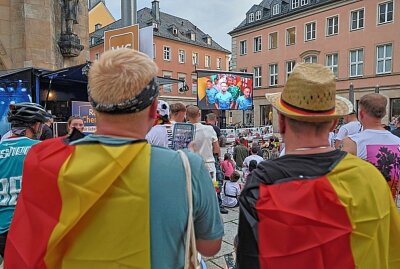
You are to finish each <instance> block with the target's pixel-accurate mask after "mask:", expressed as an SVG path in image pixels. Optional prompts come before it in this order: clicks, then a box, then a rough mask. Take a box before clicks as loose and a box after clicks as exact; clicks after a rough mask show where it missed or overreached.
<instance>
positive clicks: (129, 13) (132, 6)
mask: <svg viewBox="0 0 400 269" xmlns="http://www.w3.org/2000/svg"><path fill="white" fill-rule="evenodd" d="M136 14H137V7H136V0H121V20H122V27H125V26H129V25H132V24H136V23H137V22H136Z"/></svg>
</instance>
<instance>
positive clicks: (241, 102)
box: [236, 95, 253, 110]
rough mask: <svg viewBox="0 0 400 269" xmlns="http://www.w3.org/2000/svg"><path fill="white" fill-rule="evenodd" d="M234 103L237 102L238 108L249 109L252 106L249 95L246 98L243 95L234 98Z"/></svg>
mask: <svg viewBox="0 0 400 269" xmlns="http://www.w3.org/2000/svg"><path fill="white" fill-rule="evenodd" d="M236 103H238V109H241V110H249V109H252V106H253V100H251V97H249V98H246V97H245V96H244V95H243V96H240V97H239V98H238V99H237V100H236Z"/></svg>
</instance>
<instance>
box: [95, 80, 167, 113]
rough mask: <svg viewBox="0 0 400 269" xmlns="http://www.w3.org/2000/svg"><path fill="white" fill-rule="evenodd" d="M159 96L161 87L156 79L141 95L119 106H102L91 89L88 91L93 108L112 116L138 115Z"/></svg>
mask: <svg viewBox="0 0 400 269" xmlns="http://www.w3.org/2000/svg"><path fill="white" fill-rule="evenodd" d="M158 94H159V86H158V83H157V82H156V80H155V78H153V79H152V80H151V81H150V82H149V84H147V86H146V87H145V88H144V89H143V90H142V91H141V92H140V93H139V95H137V96H135V97H133V98H131V99H128V100H125V101H123V102H121V103H119V104H100V103H98V102H96V101H95V100H93V98H92V96H91V94H90V89H88V95H89V102H90V104H91V105H92V107H93V108H94V109H95V110H96V111H99V112H105V113H110V114H124V113H136V112H139V111H142V110H144V109H145V108H147V107H149V106H150V105H151V104H152V103H153V100H154V98H156V97H157V96H158Z"/></svg>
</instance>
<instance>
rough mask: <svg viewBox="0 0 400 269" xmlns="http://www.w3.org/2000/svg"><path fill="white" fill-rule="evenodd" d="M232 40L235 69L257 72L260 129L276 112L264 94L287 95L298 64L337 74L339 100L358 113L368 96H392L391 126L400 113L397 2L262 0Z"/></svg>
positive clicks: (399, 13)
mask: <svg viewBox="0 0 400 269" xmlns="http://www.w3.org/2000/svg"><path fill="white" fill-rule="evenodd" d="M230 35H231V36H232V68H233V69H234V70H236V71H247V72H251V73H254V81H255V85H254V87H255V90H254V95H255V96H254V111H253V120H254V124H255V125H256V126H258V125H264V124H265V123H266V122H267V121H268V115H269V112H270V111H271V106H270V104H268V103H267V101H266V99H265V97H264V95H265V93H273V92H279V91H282V89H283V87H284V85H285V83H286V81H287V78H288V76H289V75H290V73H291V72H292V70H293V67H294V66H295V64H296V63H297V62H312V63H319V64H323V65H326V66H328V67H329V68H331V69H332V71H333V72H334V73H335V75H336V77H337V90H338V94H340V95H342V96H344V97H347V98H349V99H350V100H353V101H354V104H355V107H356V108H357V102H358V100H359V99H360V98H361V96H363V95H364V94H367V93H371V92H380V93H381V94H383V95H385V96H387V98H388V101H389V104H390V106H389V107H388V118H387V119H386V121H387V122H385V123H388V121H389V120H388V119H389V118H390V117H392V116H399V115H400V9H399V8H398V7H397V6H396V3H395V1H393V0H264V1H262V2H261V3H260V4H258V5H254V6H253V7H252V8H251V9H250V10H249V11H248V12H247V13H246V19H245V20H244V21H243V22H242V23H241V24H240V25H239V26H238V27H236V28H235V29H234V30H232V31H231V32H230ZM350 89H352V90H350ZM353 89H354V95H353V94H352V92H353ZM275 118H276V117H275ZM274 122H276V119H275V120H274Z"/></svg>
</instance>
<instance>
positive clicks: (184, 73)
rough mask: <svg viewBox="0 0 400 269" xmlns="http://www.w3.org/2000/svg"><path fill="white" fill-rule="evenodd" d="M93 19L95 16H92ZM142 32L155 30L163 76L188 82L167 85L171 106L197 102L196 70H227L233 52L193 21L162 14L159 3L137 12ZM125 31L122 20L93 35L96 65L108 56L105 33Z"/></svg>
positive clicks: (163, 93)
mask: <svg viewBox="0 0 400 269" xmlns="http://www.w3.org/2000/svg"><path fill="white" fill-rule="evenodd" d="M89 16H92V15H91V14H89ZM137 23H138V24H139V28H144V27H149V26H152V27H153V44H152V46H153V58H154V61H155V62H156V63H157V65H158V67H159V74H158V75H159V76H161V77H166V78H174V79H180V80H185V82H186V85H187V86H188V90H187V91H184V90H182V88H183V87H182V86H183V85H182V83H178V84H172V85H164V86H163V87H162V89H161V98H163V99H164V100H166V101H168V102H177V101H180V102H184V103H185V104H196V102H197V76H196V73H195V71H196V69H210V70H227V68H228V57H229V54H230V51H228V50H226V49H224V48H223V47H221V46H220V45H219V44H217V43H216V42H215V41H214V40H213V39H212V38H211V36H209V35H207V34H206V33H204V32H203V31H201V30H200V29H199V28H197V27H196V26H195V25H193V24H192V23H191V22H190V21H189V20H186V19H183V18H179V17H176V16H173V15H170V14H167V13H163V12H160V10H159V1H157V0H155V1H153V2H152V8H143V9H141V10H139V11H138V12H137ZM121 27H122V20H118V21H115V22H114V23H112V24H110V25H108V26H105V27H102V28H101V29H98V30H96V31H95V32H93V33H91V34H90V59H91V60H92V61H95V60H96V59H98V58H99V57H100V55H101V53H103V52H104V32H105V31H108V30H113V29H118V28H121Z"/></svg>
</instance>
